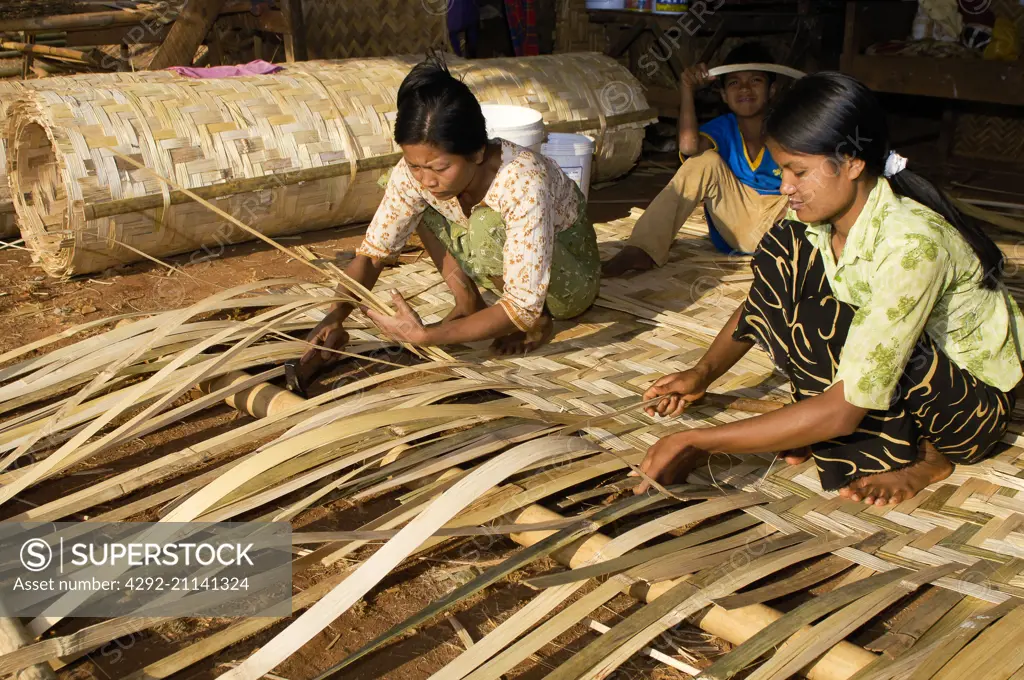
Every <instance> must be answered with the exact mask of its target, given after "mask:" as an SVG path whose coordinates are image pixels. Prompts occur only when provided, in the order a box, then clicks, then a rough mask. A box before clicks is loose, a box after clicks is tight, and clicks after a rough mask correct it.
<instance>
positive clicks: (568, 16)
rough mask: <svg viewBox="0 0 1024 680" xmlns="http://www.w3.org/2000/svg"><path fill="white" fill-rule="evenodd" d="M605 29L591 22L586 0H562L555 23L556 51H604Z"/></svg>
mask: <svg viewBox="0 0 1024 680" xmlns="http://www.w3.org/2000/svg"><path fill="white" fill-rule="evenodd" d="M606 40H607V39H606V37H605V30H604V27H602V26H601V25H600V24H593V23H591V22H590V17H589V15H588V14H587V2H586V0H560V1H559V3H558V16H557V19H556V24H555V52H604V51H605V48H606V44H605V43H606Z"/></svg>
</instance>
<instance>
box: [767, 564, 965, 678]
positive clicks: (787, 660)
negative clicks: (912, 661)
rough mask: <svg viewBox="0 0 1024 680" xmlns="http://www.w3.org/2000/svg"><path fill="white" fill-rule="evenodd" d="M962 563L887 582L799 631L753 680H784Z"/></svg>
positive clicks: (959, 566) (925, 570)
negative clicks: (876, 617)
mask: <svg viewBox="0 0 1024 680" xmlns="http://www.w3.org/2000/svg"><path fill="white" fill-rule="evenodd" d="M960 568H961V565H958V564H944V565H942V566H939V567H932V568H930V569H924V570H922V571H919V572H917V573H916V574H913V575H911V576H909V577H906V578H903V579H900V580H899V581H897V582H894V583H891V584H888V585H886V586H885V587H883V588H880V589H879V590H877V591H875V592H873V593H870V594H868V595H866V596H865V597H863V598H861V599H860V600H858V601H857V602H854V603H852V604H849V605H847V606H846V607H845V608H844V609H843V610H842V611H840V612H838V613H836V614H833V615H832V616H830V617H829V618H827V619H825V620H824V621H823V622H821V623H820V624H818V625H817V626H815V627H814V628H813V629H812V630H811V631H808V632H806V633H804V634H802V635H801V634H798V635H797V636H795V637H794V638H793V639H792V640H790V641H789V643H787V644H786V645H784V646H783V647H782V648H781V649H779V650H778V651H777V652H776V653H775V654H774V655H773V656H772V658H771V659H769V660H768V662H767V663H765V664H764V665H763V666H761V667H760V668H758V669H757V670H756V671H754V673H753V674H751V676H750V677H751V679H752V680H784V678H788V677H790V676H792V675H793V674H794V673H796V672H798V671H799V670H800V668H801V667H802V666H804V665H805V664H807V663H810V662H811V661H812V660H813V659H814V658H815V657H816V656H818V655H819V654H820V653H821V651H823V650H825V649H828V648H829V647H830V646H831V645H832V644H835V642H838V641H839V640H842V639H843V638H845V637H846V636H847V635H848V634H850V633H852V632H853V631H854V630H856V629H857V628H860V627H861V626H862V625H863V624H864V623H865V622H867V621H868V620H869V619H871V618H872V617H873V616H874V615H875V614H877V613H878V612H880V611H882V610H883V609H885V608H886V607H888V606H889V605H891V604H892V603H893V602H896V601H897V600H898V599H900V598H901V597H903V596H905V595H907V594H909V593H912V592H914V591H915V590H917V589H918V588H920V587H921V586H923V585H925V584H927V583H929V582H931V581H934V580H936V579H939V578H942V577H943V576H945V575H947V574H950V573H952V572H953V571H955V570H957V569H960Z"/></svg>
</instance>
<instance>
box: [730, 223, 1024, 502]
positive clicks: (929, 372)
mask: <svg viewBox="0 0 1024 680" xmlns="http://www.w3.org/2000/svg"><path fill="white" fill-rule="evenodd" d="M804 229H805V227H804V225H802V224H800V223H798V222H783V223H781V224H779V225H776V226H775V227H774V228H773V229H772V230H771V231H770V232H769V233H768V234H767V235H766V236H765V238H764V240H762V242H761V245H760V246H759V247H758V250H757V253H755V255H754V258H753V263H752V265H753V270H754V282H753V284H751V288H750V294H749V296H748V297H747V301H746V302H745V303H744V307H743V313H742V316H741V317H740V321H739V327H738V329H737V331H736V333H735V334H734V336H733V337H734V338H735V339H736V340H741V341H746V342H756V343H757V344H759V345H760V346H761V347H762V348H764V349H765V350H766V351H768V353H769V354H771V356H772V360H773V361H774V362H775V365H776V366H777V367H778V368H779V369H780V370H782V371H784V372H785V373H786V375H787V376H788V377H789V379H790V380H791V381H792V383H793V388H794V390H793V391H794V395H795V397H796V399H797V400H800V399H807V398H809V397H813V396H815V395H818V394H821V393H822V392H824V391H825V390H827V389H828V388H829V386H830V385H832V383H833V382H834V380H835V376H836V371H837V370H838V368H839V357H840V354H841V353H842V349H843V344H844V343H845V342H846V336H847V334H848V333H849V330H850V323H851V321H852V320H853V315H854V312H855V311H856V308H855V307H853V306H851V305H848V304H846V303H844V302H840V301H839V300H837V299H836V298H834V297H833V296H832V289H831V287H830V285H829V282H828V278H827V277H826V275H825V266H824V264H823V263H822V261H821V254H820V253H819V251H818V250H817V249H816V248H814V247H813V246H812V245H811V243H810V242H809V241H808V240H807V238H806V237H805V235H804ZM1013 406H1014V395H1013V393H1012V392H1010V393H1007V392H1003V391H1001V390H999V389H997V388H995V387H992V386H990V385H988V384H986V383H984V382H982V381H980V380H978V379H977V378H975V377H974V376H973V375H971V374H970V373H969V372H967V371H966V370H964V369H962V368H960V367H959V366H957V365H956V364H954V363H953V362H952V361H950V359H949V358H948V357H947V356H946V355H945V354H943V353H942V351H941V350H940V349H939V348H938V347H937V346H936V345H935V343H934V342H933V341H932V340H931V338H930V337H928V335H926V334H924V335H922V336H921V338H920V340H919V341H918V343H917V346H916V347H915V348H914V352H913V354H912V355H911V357H910V361H909V362H908V363H907V367H906V369H905V370H904V372H903V375H902V377H901V378H900V381H899V385H898V387H897V391H896V394H895V395H894V397H893V399H892V405H891V407H890V408H889V410H888V411H869V412H868V414H867V415H866V416H865V418H864V420H863V421H862V422H861V424H860V426H859V427H858V429H857V431H856V432H855V433H854V434H852V435H850V436H847V437H840V438H838V439H833V440H829V441H824V442H819V443H818V444H815V445H813V446H812V447H811V450H812V452H813V453H814V459H815V462H816V463H817V465H818V472H819V476H820V478H821V485H822V487H823V488H825V489H827V490H835V489H839V488H842V487H844V486H847V485H848V484H850V482H852V481H853V480H855V479H857V478H859V477H864V476H867V475H873V474H878V473H881V472H890V471H892V470H898V469H900V468H904V467H907V466H909V465H912V464H913V463H915V462H916V461H917V458H918V451H919V443H920V442H919V440H920V439H922V438H923V439H927V440H928V441H929V442H931V443H932V444H933V445H934V446H935V448H936V449H938V450H939V451H940V452H941V453H943V454H944V455H945V456H946V457H947V458H949V459H950V460H951V461H952V462H954V463H958V464H967V465H969V464H972V463H977V462H979V461H981V460H983V459H985V458H987V457H989V456H991V455H994V454H995V453H997V452H998V451H999V450H1000V447H999V441H1000V439H1001V438H1002V437H1003V435H1004V434H1005V433H1006V428H1007V425H1008V424H1009V421H1010V416H1011V415H1012V413H1013Z"/></svg>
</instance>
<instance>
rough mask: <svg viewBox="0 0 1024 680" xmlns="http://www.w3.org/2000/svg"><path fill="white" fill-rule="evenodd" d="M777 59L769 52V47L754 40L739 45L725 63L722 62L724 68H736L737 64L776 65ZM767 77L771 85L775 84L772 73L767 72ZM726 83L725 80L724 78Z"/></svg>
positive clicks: (727, 56) (728, 55)
mask: <svg viewBox="0 0 1024 680" xmlns="http://www.w3.org/2000/svg"><path fill="white" fill-rule="evenodd" d="M774 63H775V57H773V56H772V53H771V52H770V51H769V50H768V48H767V47H765V46H764V45H762V44H761V43H759V42H757V41H756V40H752V41H750V42H745V43H742V44H740V45H737V46H736V47H734V48H733V49H732V50H730V51H729V54H727V55H726V56H725V61H723V62H722V66H734V65H736V64H774ZM764 74H765V76H767V78H768V82H769V83H774V82H775V74H774V73H772V72H771V71H765V72H764ZM723 81H724V78H723Z"/></svg>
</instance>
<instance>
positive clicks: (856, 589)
mask: <svg viewBox="0 0 1024 680" xmlns="http://www.w3.org/2000/svg"><path fill="white" fill-rule="evenodd" d="M907 573H908V572H907V571H906V570H904V569H894V570H893V571H889V572H882V573H879V574H875V575H873V576H869V577H868V578H866V579H862V580H860V581H856V582H854V583H850V584H848V585H845V586H843V587H841V588H839V589H837V590H833V591H831V592H829V593H826V594H824V595H822V596H820V597H816V598H814V599H813V600H811V601H810V602H806V603H804V604H803V605H801V606H800V607H798V608H796V609H795V610H793V611H792V612H790V613H788V614H786V615H785V616H783V617H782V618H781V619H779V620H778V621H776V622H775V623H773V624H771V625H770V626H768V627H767V628H764V629H763V630H761V631H760V632H759V633H757V635H754V636H753V637H752V638H750V639H748V640H747V641H746V642H744V643H743V644H742V645H740V646H739V647H737V648H736V649H734V650H732V651H731V652H729V653H728V654H726V655H725V656H723V657H722V658H720V659H719V660H717V661H716V662H715V663H714V664H712V665H711V666H710V667H709V668H707V669H706V670H704V672H703V673H701V679H702V680H728V679H729V678H732V677H733V676H735V675H736V674H738V673H740V672H742V671H744V670H746V669H747V668H748V667H749V666H750V665H751V664H753V663H755V662H756V661H757V660H758V659H759V658H760V657H762V656H763V655H765V654H767V653H769V652H772V651H773V650H775V649H776V648H777V647H778V645H780V644H781V643H782V642H784V641H785V640H786V639H787V638H790V637H792V636H794V635H796V634H798V633H799V632H800V630H801V629H802V628H804V626H807V625H809V624H811V623H814V621H816V620H818V619H820V618H821V617H823V616H825V615H827V614H830V613H832V612H833V611H835V610H837V609H839V608H840V607H845V606H846V605H848V604H851V603H852V602H854V601H856V600H859V599H861V598H863V597H864V596H866V595H870V594H871V593H872V592H874V591H875V590H876V589H877V588H881V587H884V586H887V585H889V584H890V583H892V582H894V581H896V580H897V579H902V578H903V577H904V576H906V575H907Z"/></svg>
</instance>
